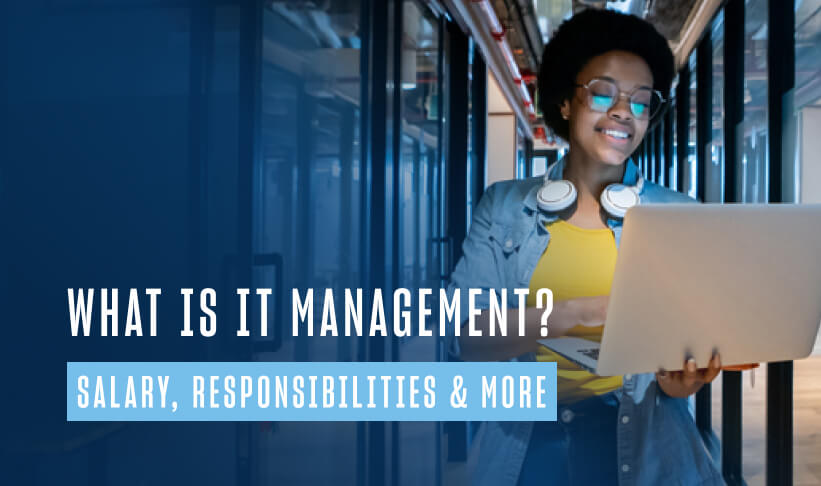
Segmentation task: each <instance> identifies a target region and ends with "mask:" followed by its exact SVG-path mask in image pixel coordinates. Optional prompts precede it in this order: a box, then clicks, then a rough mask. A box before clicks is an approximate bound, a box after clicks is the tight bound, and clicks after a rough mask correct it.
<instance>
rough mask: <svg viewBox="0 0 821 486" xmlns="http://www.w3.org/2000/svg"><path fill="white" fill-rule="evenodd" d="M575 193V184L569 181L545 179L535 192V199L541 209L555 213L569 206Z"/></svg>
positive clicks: (574, 199)
mask: <svg viewBox="0 0 821 486" xmlns="http://www.w3.org/2000/svg"><path fill="white" fill-rule="evenodd" d="M576 195H577V193H576V186H574V185H573V183H572V182H570V181H565V180H559V181H547V182H546V183H545V184H544V185H543V186H542V187H541V189H539V192H538V193H536V201H537V202H538V204H539V209H541V210H542V211H547V212H551V213H555V212H556V211H561V210H563V209H567V208H568V207H570V205H571V204H573V202H574V201H576Z"/></svg>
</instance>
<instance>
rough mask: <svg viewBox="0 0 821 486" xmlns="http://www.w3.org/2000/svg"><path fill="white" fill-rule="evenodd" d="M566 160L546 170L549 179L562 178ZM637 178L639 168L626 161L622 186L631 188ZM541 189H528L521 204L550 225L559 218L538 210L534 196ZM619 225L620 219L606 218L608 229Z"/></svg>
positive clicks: (628, 160) (538, 187) (539, 186)
mask: <svg viewBox="0 0 821 486" xmlns="http://www.w3.org/2000/svg"><path fill="white" fill-rule="evenodd" d="M566 160H567V156H565V157H562V158H561V159H559V160H558V161H557V162H556V163H555V164H553V166H551V167H550V168H548V170H549V171H550V173H549V175H550V178H551V179H555V180H558V179H561V178H562V175H563V174H564V167H565V162H566ZM638 177H639V168H638V166H637V165H636V164H635V163H634V162H633V160H632V159H627V162H625V167H624V176H623V177H622V184H624V185H627V186H633V185H635V184H636V183H637V182H638ZM541 187H542V186H541V185H537V186H534V187H533V188H532V189H530V191H528V193H527V195H526V196H525V198H524V202H523V204H524V206H525V208H527V210H528V212H530V213H534V212H538V213H539V217H538V218H537V219H538V220H539V221H540V223H542V224H544V223H551V222H553V221H555V220H557V219H558V218H559V216H558V214H557V213H552V212H547V211H542V210H540V209H539V205H538V203H537V201H536V194H537V193H538V192H539V189H541ZM642 192H643V189H642ZM639 196H641V193H639ZM621 224H622V220H621V219H616V218H608V219H607V226H608V227H610V229H613V228H615V227H620V226H621Z"/></svg>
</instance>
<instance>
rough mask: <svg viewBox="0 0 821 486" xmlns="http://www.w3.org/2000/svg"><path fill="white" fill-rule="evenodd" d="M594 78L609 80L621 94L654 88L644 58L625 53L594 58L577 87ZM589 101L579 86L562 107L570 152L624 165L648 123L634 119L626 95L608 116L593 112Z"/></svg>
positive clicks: (609, 53) (611, 53)
mask: <svg viewBox="0 0 821 486" xmlns="http://www.w3.org/2000/svg"><path fill="white" fill-rule="evenodd" d="M594 78H609V79H610V80H612V81H614V82H615V83H616V85H617V86H618V88H619V90H620V91H621V92H622V93H631V92H632V91H633V90H634V89H636V88H639V87H648V88H652V87H653V75H652V73H651V72H650V67H649V66H648V65H647V63H646V62H644V59H642V58H641V57H639V56H637V55H635V54H632V53H630V52H626V51H610V52H607V53H604V54H601V55H599V56H596V57H594V58H593V59H591V60H590V61H589V62H588V63H587V64H586V65H585V66H584V68H583V69H582V70H581V72H579V75H578V76H577V77H576V84H578V85H583V84H587V83H589V82H590V80H592V79H594ZM586 98H587V90H586V89H585V88H583V87H577V88H576V89H575V91H574V96H573V97H572V98H571V99H570V100H569V101H565V102H564V104H562V106H561V112H562V117H564V118H565V119H567V120H568V123H569V124H570V140H569V143H570V150H571V151H580V152H582V153H583V154H584V155H585V156H586V158H589V159H592V160H596V161H599V162H602V163H605V164H609V165H620V164H622V163H623V162H624V161H625V160H626V159H627V158H628V157H629V156H630V154H632V153H633V151H634V150H635V149H636V147H638V145H639V143H641V140H642V139H643V138H644V134H645V132H646V131H647V124H648V121H649V120H637V119H636V118H635V116H634V115H633V112H632V111H631V110H630V103H629V101H628V99H627V97H626V96H622V97H619V99H618V101H617V102H616V104H615V105H613V106H612V107H611V108H610V109H609V110H608V111H607V112H606V113H602V112H597V111H593V110H592V109H590V108H589V107H588V105H587V101H586ZM608 132H609V133H608ZM624 134H626V135H627V137H626V138H623V137H624ZM614 135H616V136H614Z"/></svg>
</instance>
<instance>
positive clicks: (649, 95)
mask: <svg viewBox="0 0 821 486" xmlns="http://www.w3.org/2000/svg"><path fill="white" fill-rule="evenodd" d="M576 87H577V88H584V89H585V91H586V92H587V96H586V97H585V101H586V102H587V106H588V108H590V109H591V110H593V111H598V112H600V113H607V112H608V111H609V110H610V108H612V107H613V106H614V105H615V104H616V103H617V102H618V100H619V99H621V98H622V97H624V98H627V101H628V104H629V105H630V112H631V113H633V116H634V117H636V119H637V120H649V119H651V118H653V117H654V116H655V115H656V114H658V112H659V110H660V109H661V106H662V104H664V101H665V99H664V97H663V96H662V95H661V93H660V92H658V91H657V90H655V89H651V88H645V87H641V88H636V89H634V90H633V91H631V92H629V93H625V92H623V91H619V87H618V86H617V85H616V83H614V82H613V81H611V80H609V79H604V78H593V79H591V80H590V81H589V82H588V83H587V84H577V85H576Z"/></svg>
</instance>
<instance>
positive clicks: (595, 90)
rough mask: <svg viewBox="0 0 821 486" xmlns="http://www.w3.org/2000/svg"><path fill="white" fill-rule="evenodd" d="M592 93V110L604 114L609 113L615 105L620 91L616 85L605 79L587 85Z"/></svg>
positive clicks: (595, 80)
mask: <svg viewBox="0 0 821 486" xmlns="http://www.w3.org/2000/svg"><path fill="white" fill-rule="evenodd" d="M587 89H588V91H589V92H590V108H591V109H592V110H594V111H600V112H602V113H605V112H607V110H609V109H610V108H611V107H612V106H613V105H614V104H615V103H616V97H617V96H618V95H619V89H618V88H617V87H616V85H615V84H613V83H611V82H610V81H605V80H603V79H594V80H593V81H591V82H590V84H588V85H587Z"/></svg>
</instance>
